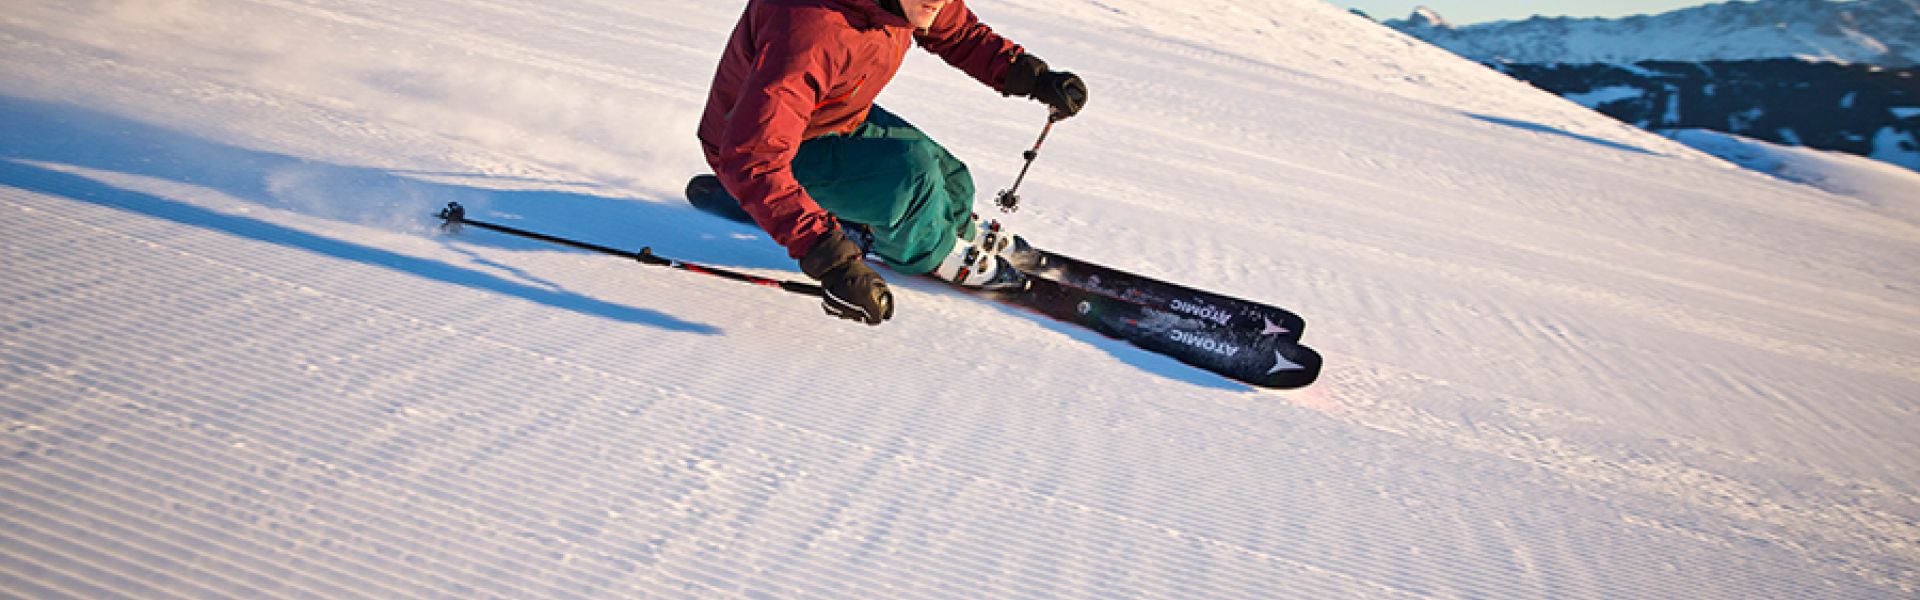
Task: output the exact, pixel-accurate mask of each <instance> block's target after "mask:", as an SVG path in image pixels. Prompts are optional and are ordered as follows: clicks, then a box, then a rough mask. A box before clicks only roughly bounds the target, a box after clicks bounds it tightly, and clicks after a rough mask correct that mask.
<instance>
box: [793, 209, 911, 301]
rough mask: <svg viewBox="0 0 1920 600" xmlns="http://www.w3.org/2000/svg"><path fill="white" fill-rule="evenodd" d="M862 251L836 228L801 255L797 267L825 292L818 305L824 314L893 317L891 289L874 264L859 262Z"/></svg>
mask: <svg viewBox="0 0 1920 600" xmlns="http://www.w3.org/2000/svg"><path fill="white" fill-rule="evenodd" d="M861 254H862V252H861V251H860V247H859V246H857V245H854V243H853V241H852V240H848V239H847V235H846V234H844V233H841V232H840V230H838V229H835V230H833V231H832V232H829V233H827V234H826V235H825V236H821V238H820V241H818V242H815V243H814V244H813V249H812V250H808V251H807V255H806V256H805V257H802V258H801V259H800V270H801V271H805V272H806V274H807V276H808V277H812V278H814V279H818V280H820V287H821V288H822V290H823V291H824V292H826V293H824V294H822V295H821V296H820V307H821V308H824V309H826V311H827V314H829V315H833V316H836V317H840V318H842V319H846V320H849V321H859V322H862V323H866V324H868V325H879V324H881V323H883V322H885V321H886V320H887V319H891V318H893V292H890V291H888V290H887V281H886V280H885V279H881V278H880V274H879V273H875V272H874V271H873V267H869V266H867V263H864V262H860V255H861Z"/></svg>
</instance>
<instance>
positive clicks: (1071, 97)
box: [1001, 54, 1087, 121]
mask: <svg viewBox="0 0 1920 600" xmlns="http://www.w3.org/2000/svg"><path fill="white" fill-rule="evenodd" d="M1001 91H1003V92H1005V93H1006V94H1007V95H1010V96H1026V97H1029V98H1033V99H1035V100H1039V101H1040V102H1042V103H1045V104H1046V105H1047V106H1048V107H1049V108H1051V109H1053V120H1055V121H1059V120H1062V119H1066V118H1067V117H1071V116H1074V115H1076V114H1079V113H1080V108H1081V107H1083V106H1086V105H1087V82H1085V81H1081V80H1080V76H1079V75H1074V74H1072V73H1068V72H1066V71H1054V70H1051V69H1048V68H1047V61H1044V60H1040V57H1038V56H1034V55H1032V54H1021V55H1020V57H1019V58H1015V59H1014V60H1013V67H1012V68H1010V69H1008V70H1007V78H1006V82H1005V84H1003V85H1002V86H1001Z"/></svg>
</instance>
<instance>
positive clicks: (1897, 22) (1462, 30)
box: [1384, 0, 1920, 67]
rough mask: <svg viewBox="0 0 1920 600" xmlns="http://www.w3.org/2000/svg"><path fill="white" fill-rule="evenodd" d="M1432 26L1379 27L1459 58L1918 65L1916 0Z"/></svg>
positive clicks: (1807, 2)
mask: <svg viewBox="0 0 1920 600" xmlns="http://www.w3.org/2000/svg"><path fill="white" fill-rule="evenodd" d="M1433 23H1434V20H1433V19H1432V18H1431V17H1430V16H1427V15H1422V14H1420V13H1419V12H1417V11H1416V13H1415V14H1414V15H1413V16H1412V17H1409V18H1408V19H1405V20H1391V21H1386V22H1385V23H1384V24H1385V25H1387V26H1389V27H1393V28H1396V29H1399V30H1401V31H1404V32H1407V33H1409V34H1411V35H1414V36H1416V37H1420V38H1422V39H1425V40H1427V41H1429V42H1432V43H1434V44H1435V45H1438V46H1441V47H1444V48H1447V49H1449V50H1453V51H1455V52H1457V53H1460V54H1461V55H1463V56H1468V57H1471V58H1476V59H1482V60H1504V61H1512V62H1522V63H1548V62H1574V63H1600V62H1606V63H1631V62H1638V61H1643V60H1679V61H1700V60H1748V59H1763V58H1804V59H1814V60H1827V61H1839V62H1848V63H1867V64H1876V65H1880V66H1886V67H1906V66H1911V65H1914V64H1920V0H1855V1H1852V2H1830V1H1827V0H1759V1H1756V2H1738V1H1736V2H1727V3H1722V4H1710V5H1705V6H1698V7H1694V8H1687V9H1681V10H1676V11H1672V12H1668V13H1664V14H1660V15H1655V16H1646V15H1639V16H1632V17H1626V18H1621V19H1598V18H1579V19H1576V18H1567V17H1539V16H1536V17H1533V18H1530V19H1526V20H1523V21H1500V22H1495V23H1485V24H1479V25H1467V26H1434V25H1433Z"/></svg>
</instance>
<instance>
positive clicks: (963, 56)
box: [914, 0, 1023, 93]
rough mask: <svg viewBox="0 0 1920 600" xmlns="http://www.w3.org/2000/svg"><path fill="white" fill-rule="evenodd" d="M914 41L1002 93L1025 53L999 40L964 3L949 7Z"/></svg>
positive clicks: (955, 0)
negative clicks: (1016, 63) (1014, 60)
mask: <svg viewBox="0 0 1920 600" xmlns="http://www.w3.org/2000/svg"><path fill="white" fill-rule="evenodd" d="M914 39H915V40H917V41H918V42H919V43H920V47H921V48H925V49H926V50H927V51H928V52H932V53H934V54H935V55H938V56H939V57H940V58H941V59H942V60H945V61H947V64H949V65H953V66H954V67H956V68H959V69H960V70H961V71H965V72H966V73H967V75H970V76H972V77H973V78H974V79H976V80H979V82H980V83H984V84H987V87H991V88H993V89H994V90H995V91H999V92H1002V93H1005V91H1006V90H1005V88H1004V84H1005V80H1006V76H1007V69H1008V68H1009V67H1012V66H1013V59H1014V58H1017V57H1019V56H1020V54H1021V52H1023V50H1022V49H1021V48H1020V45H1019V44H1015V43H1013V40H1009V39H1007V38H1004V37H1000V34H997V33H994V32H993V28H991V27H988V26H987V25H986V24H985V23H981V22H980V18H979V17H977V16H975V15H974V14H973V10H972V9H969V8H967V3H966V2H965V0H953V2H952V3H949V4H947V7H946V8H945V9H943V10H941V11H940V16H939V17H937V18H935V19H934V20H933V25H932V26H931V27H928V28H927V29H926V30H924V31H920V32H917V33H915V34H914Z"/></svg>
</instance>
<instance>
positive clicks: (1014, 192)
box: [995, 113, 1060, 213]
mask: <svg viewBox="0 0 1920 600" xmlns="http://www.w3.org/2000/svg"><path fill="white" fill-rule="evenodd" d="M1059 121H1060V115H1059V114H1058V113H1049V114H1048V115H1047V126H1046V127H1042V128H1040V139H1038V140H1034V142H1033V149H1031V150H1028V151H1027V152H1026V153H1025V154H1022V155H1021V156H1024V157H1026V159H1027V164H1025V165H1021V166H1020V176H1019V177H1015V178H1013V187H1011V188H1008V189H1004V190H1000V197H999V198H997V199H996V200H995V202H996V203H998V204H999V205H1000V212H1007V213H1010V212H1014V211H1017V210H1020V194H1019V193H1018V192H1019V191H1020V183H1021V182H1023V181H1026V180H1027V169H1031V168H1033V159H1036V158H1040V145H1041V144H1045V143H1047V133H1049V132H1052V131H1053V124H1054V123H1057V122H1059Z"/></svg>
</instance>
